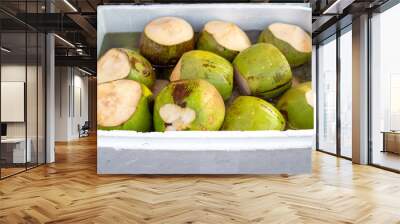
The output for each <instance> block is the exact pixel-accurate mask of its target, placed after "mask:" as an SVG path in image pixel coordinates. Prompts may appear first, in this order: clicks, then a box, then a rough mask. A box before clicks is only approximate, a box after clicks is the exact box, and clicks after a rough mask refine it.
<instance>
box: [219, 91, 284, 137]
mask: <svg viewBox="0 0 400 224" xmlns="http://www.w3.org/2000/svg"><path fill="white" fill-rule="evenodd" d="M284 128H285V119H284V118H283V116H282V114H281V113H280V112H279V111H278V110H277V109H276V108H275V107H274V106H273V105H272V104H270V103H268V102H267V101H265V100H263V99H260V98H257V97H253V96H239V97H238V98H236V99H235V100H234V101H233V103H232V104H231V105H230V106H229V107H228V109H227V110H226V116H225V121H224V124H223V126H222V130H229V131H258V130H284Z"/></svg>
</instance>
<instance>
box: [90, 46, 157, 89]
mask: <svg viewBox="0 0 400 224" xmlns="http://www.w3.org/2000/svg"><path fill="white" fill-rule="evenodd" d="M155 77H156V75H155V72H154V70H153V67H152V66H151V64H150V62H149V61H147V59H146V58H144V57H143V56H141V55H140V54H139V53H138V52H136V51H133V50H129V49H123V48H112V49H110V50H108V51H107V52H106V53H105V54H104V55H103V56H102V57H100V59H99V60H98V61H97V82H98V83H105V82H110V81H114V80H118V79H130V80H134V81H138V82H140V83H143V84H144V85H146V86H147V87H149V88H150V87H151V86H152V85H153V83H154V80H155Z"/></svg>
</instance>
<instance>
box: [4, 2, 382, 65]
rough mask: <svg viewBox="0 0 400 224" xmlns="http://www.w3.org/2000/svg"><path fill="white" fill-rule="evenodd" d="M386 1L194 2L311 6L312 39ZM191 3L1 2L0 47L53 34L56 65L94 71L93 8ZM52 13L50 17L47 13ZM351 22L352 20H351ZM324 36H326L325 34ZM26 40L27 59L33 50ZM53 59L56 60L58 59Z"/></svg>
mask: <svg viewBox="0 0 400 224" xmlns="http://www.w3.org/2000/svg"><path fill="white" fill-rule="evenodd" d="M385 1H387V0H266V1H265V0H233V1H232V0H197V1H196V2H201V3H204V2H280V3H287V2H292V3H310V5H311V7H312V9H313V21H312V22H313V39H315V40H318V38H321V36H322V37H323V36H324V35H327V34H326V32H327V30H329V28H330V27H332V26H334V24H336V22H337V21H338V20H340V19H342V18H344V17H345V16H349V15H350V16H356V15H357V13H360V12H364V11H365V10H366V9H369V8H374V7H376V6H379V5H381V4H383V3H384V2H385ZM171 2H175V3H176V2H179V3H182V2H186V3H187V2H190V3H193V2H194V1H192V0H168V1H167V0H47V4H46V0H1V1H0V26H1V30H2V33H3V34H2V39H3V40H2V46H7V48H11V49H12V50H13V52H14V54H18V52H19V54H20V55H25V54H26V52H25V38H24V33H25V30H28V31H38V32H55V33H56V34H57V35H58V37H57V38H55V44H56V56H57V57H58V60H56V63H57V62H59V64H69V65H71V64H74V65H75V63H78V64H77V66H79V63H84V65H85V66H87V65H91V66H89V67H90V69H92V70H95V69H96V25H97V24H96V22H97V18H96V7H97V6H98V5H102V4H126V3H141V4H146V3H171ZM50 11H52V13H48V12H50ZM350 21H351V19H350ZM324 32H325V33H324ZM30 41H31V40H30V38H28V40H27V42H28V45H27V46H28V50H27V52H28V55H29V54H30V53H31V52H34V51H35V49H36V46H35V43H30ZM57 57H56V59H57Z"/></svg>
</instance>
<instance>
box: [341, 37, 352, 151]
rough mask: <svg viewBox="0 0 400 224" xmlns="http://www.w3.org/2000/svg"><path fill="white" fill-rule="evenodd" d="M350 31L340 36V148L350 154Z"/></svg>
mask: <svg viewBox="0 0 400 224" xmlns="http://www.w3.org/2000/svg"><path fill="white" fill-rule="evenodd" d="M352 74H353V72H352V32H351V30H350V31H348V32H346V33H344V34H343V35H341V36H340V122H341V124H340V127H341V130H340V131H341V132H340V135H341V136H340V143H341V146H340V150H341V155H343V156H346V157H349V158H351V156H352V148H351V141H352V138H351V136H352V126H351V124H352V110H351V108H352Z"/></svg>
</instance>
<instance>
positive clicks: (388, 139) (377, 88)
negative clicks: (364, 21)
mask: <svg viewBox="0 0 400 224" xmlns="http://www.w3.org/2000/svg"><path fill="white" fill-rule="evenodd" d="M398 21H400V5H396V6H394V7H392V8H390V9H388V10H387V11H384V12H383V13H380V14H375V15H374V16H373V17H372V19H371V29H372V32H371V34H372V37H371V39H372V43H371V53H372V54H371V60H372V61H371V66H372V72H371V97H370V104H371V106H370V108H371V111H370V120H371V125H370V127H371V130H370V132H371V141H372V148H371V154H370V160H371V162H372V163H373V164H375V165H379V166H383V167H387V168H391V169H395V170H400V133H399V131H400V103H399V97H398V96H399V95H400V67H399V57H398V54H399V52H400V44H399V41H398V40H399V39H400V33H399V31H398V29H394V28H393V27H398Z"/></svg>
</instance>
